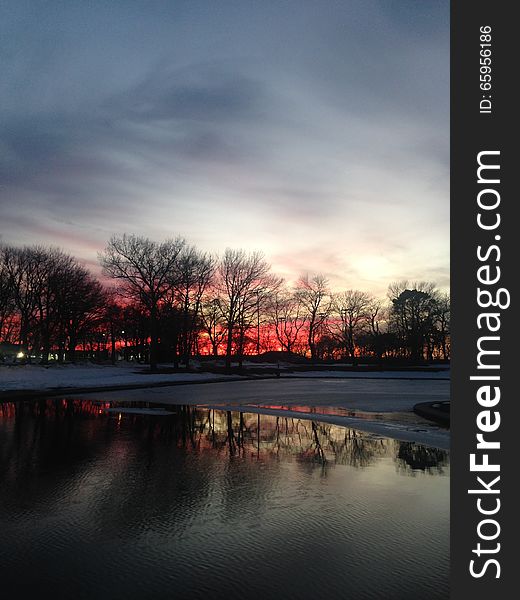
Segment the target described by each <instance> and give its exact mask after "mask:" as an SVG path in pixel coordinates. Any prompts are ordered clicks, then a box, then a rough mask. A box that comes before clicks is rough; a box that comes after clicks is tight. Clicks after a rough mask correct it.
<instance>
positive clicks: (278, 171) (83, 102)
mask: <svg viewBox="0 0 520 600" xmlns="http://www.w3.org/2000/svg"><path fill="white" fill-rule="evenodd" d="M31 4H32V3H29V4H27V5H24V4H23V3H21V2H11V3H9V2H8V3H7V5H8V6H7V10H6V16H5V19H4V20H3V23H2V24H0V33H3V34H5V35H3V36H1V39H2V41H1V42H0V51H2V54H3V56H4V57H5V69H4V72H5V75H4V77H3V80H2V83H0V86H1V88H0V89H1V93H2V97H3V102H2V112H1V113H0V139H1V142H0V178H1V184H0V196H1V199H2V206H1V208H0V223H1V228H2V234H3V239H4V240H6V241H13V242H23V243H31V242H33V241H34V242H41V243H55V241H58V242H59V243H60V244H62V245H63V246H65V247H67V248H69V249H71V250H72V251H74V252H76V253H78V254H79V255H80V256H81V257H82V258H84V259H85V260H86V261H90V263H94V262H95V255H96V250H97V249H101V248H102V246H103V244H104V243H105V241H106V239H107V238H108V237H109V236H110V234H112V233H114V232H115V233H122V232H124V231H134V232H138V233H143V234H145V235H148V236H151V237H166V236H168V235H171V234H172V233H180V234H182V235H185V236H186V237H187V238H189V239H190V240H192V241H193V242H195V243H197V244H199V245H201V246H202V247H204V248H206V249H208V250H212V251H218V250H222V249H223V248H225V247H226V246H236V247H240V246H243V247H246V248H261V249H264V250H265V252H266V254H267V255H268V258H270V260H271V261H272V262H273V264H274V265H275V267H276V268H277V269H279V270H280V272H282V273H283V274H284V275H285V276H287V277H288V278H291V277H292V278H296V277H297V276H298V275H299V274H300V272H301V271H302V269H306V270H309V271H311V272H318V271H322V272H324V273H327V274H328V275H330V277H331V280H334V281H335V285H338V286H347V287H356V286H358V285H359V286H362V287H367V286H368V287H370V286H371V287H373V288H374V289H376V288H377V289H383V288H385V287H386V285H387V283H388V278H398V279H399V278H403V277H409V278H410V279H426V278H429V277H430V276H431V277H435V278H436V279H438V280H439V281H441V280H442V281H447V280H448V269H449V265H448V243H449V242H448V238H449V231H448V224H449V215H448V210H449V192H448V168H449V100H448V75H449V55H448V52H449V27H448V17H449V3H448V2H437V3H417V2H412V1H411V0H400V1H395V2H394V1H387V0H385V1H378V0H373V1H371V0H364V1H357V0H352V1H350V2H343V1H341V2H340V1H338V2H335V1H331V2H328V3H327V4H326V7H324V6H323V4H321V3H315V2H306V1H303V2H302V1H298V2H287V3H283V4H280V3H261V4H260V3H258V4H255V3H243V2H237V3H235V2H229V3H223V4H221V5H219V7H218V9H217V8H216V7H215V5H214V4H213V3H209V2H208V3H204V2H201V3H190V2H179V3H170V2H153V3H151V4H150V3H140V2H137V3H132V5H131V6H129V5H128V3H117V2H114V3H109V5H107V3H101V2H100V3H93V5H92V6H91V7H90V6H89V8H88V9H87V8H86V6H85V5H83V4H77V3H66V4H63V5H62V4H55V5H53V7H52V9H49V10H48V11H46V10H43V8H42V7H40V6H37V7H34V5H32V6H31ZM426 5H427V6H426Z"/></svg>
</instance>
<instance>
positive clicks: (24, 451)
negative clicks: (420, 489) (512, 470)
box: [0, 399, 449, 473]
mask: <svg viewBox="0 0 520 600" xmlns="http://www.w3.org/2000/svg"><path fill="white" fill-rule="evenodd" d="M109 407H112V408H116V409H117V408H118V407H119V408H121V409H122V412H121V413H118V412H110V413H109V412H107V409H108V408H109ZM128 407H134V408H145V407H146V408H154V407H156V408H157V407H158V405H153V404H152V403H132V404H130V403H111V404H109V403H105V402H103V401H101V402H100V401H91V400H78V399H53V400H48V399H47V400H45V399H42V400H39V401H34V402H17V403H3V404H1V405H0V419H1V420H2V421H3V424H4V427H6V428H7V429H9V428H11V427H13V428H14V435H12V436H7V438H6V440H7V443H6V444H2V449H1V451H0V465H1V466H2V468H3V469H4V472H7V467H8V464H9V462H10V461H11V459H12V458H13V456H14V454H16V455H17V461H18V462H20V461H23V462H24V463H25V464H26V465H31V464H32V458H31V457H33V458H34V456H35V455H36V453H38V456H39V460H45V456H46V455H48V453H49V452H52V455H53V457H52V458H53V460H55V459H56V454H57V453H59V452H63V455H64V457H63V460H64V461H65V462H70V461H73V460H74V456H71V455H70V454H68V449H69V447H70V440H71V438H72V436H74V435H75V427H74V424H75V422H76V421H77V420H82V421H83V420H85V419H88V420H89V421H90V422H91V428H86V429H85V428H84V427H83V428H81V430H80V431H81V436H82V438H83V439H81V438H80V439H78V438H77V437H75V438H74V444H73V446H74V455H75V456H76V457H77V458H79V457H80V456H81V455H82V453H83V451H84V452H87V446H88V441H89V440H88V438H89V432H91V433H92V431H93V429H92V428H94V427H98V426H99V425H100V423H99V422H100V421H102V422H103V426H104V427H105V428H106V435H107V441H108V442H110V432H111V430H113V429H114V428H119V427H121V424H122V423H123V422H124V426H125V427H126V428H130V429H131V430H132V432H133V435H135V436H137V437H138V438H140V439H141V440H142V441H143V442H145V443H146V445H147V446H151V445H153V443H154V440H155V439H157V438H161V439H162V440H163V441H167V442H168V443H172V444H174V445H175V446H176V447H177V448H182V449H184V450H185V451H186V452H208V451H211V452H217V453H218V454H219V455H223V456H225V455H227V456H229V457H242V458H248V459H253V458H256V459H258V460H260V459H262V460H274V459H277V458H279V457H280V456H281V455H283V456H284V457H294V459H295V460H298V461H301V462H302V463H304V462H317V463H320V464H322V465H324V466H325V465H326V466H329V465H332V464H345V465H350V466H354V467H359V468H363V467H368V466H369V465H371V464H372V463H373V462H374V461H376V460H378V459H381V458H384V457H386V458H392V459H393V460H394V461H395V462H396V465H397V468H398V470H399V471H402V472H406V473H414V472H417V471H423V472H426V473H442V472H443V468H444V467H445V466H446V465H447V463H448V457H449V455H448V452H446V451H444V450H439V449H435V448H430V447H426V446H422V445H420V444H415V443H412V442H399V441H395V440H390V439H388V438H380V437H377V436H374V435H372V434H367V433H362V432H359V431H356V430H354V429H349V428H345V427H342V426H338V425H333V424H329V423H322V422H319V421H309V420H305V419H300V418H294V417H276V416H271V415H261V414H256V413H255V414H252V413H244V412H239V411H231V410H214V409H209V408H205V407H200V406H189V405H186V406H173V405H161V406H160V407H161V408H162V409H166V410H169V411H171V416H157V417H156V416H148V415H144V414H127V413H125V412H124V409H125V408H128ZM46 427H48V428H49V431H45V429H46ZM44 432H45V436H43V433H44ZM44 437H45V438H47V442H45V441H44V439H43V438H44ZM49 439H50V440H52V443H49ZM42 444H45V446H47V454H46V452H43V454H42V452H41V451H42V447H41V445H42ZM51 448H52V450H51ZM82 448H83V451H82Z"/></svg>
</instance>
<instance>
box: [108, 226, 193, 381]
mask: <svg viewBox="0 0 520 600" xmlns="http://www.w3.org/2000/svg"><path fill="white" fill-rule="evenodd" d="M184 247H185V241H184V240H183V239H182V238H176V239H174V240H166V241H164V242H161V243H158V242H154V241H152V240H150V239H148V238H144V237H140V236H136V235H127V234H124V235H123V236H121V237H116V236H114V237H112V238H111V239H110V241H109V242H108V245H107V247H106V249H105V251H104V252H103V253H102V254H100V255H99V260H100V262H101V265H102V267H103V273H104V274H105V275H107V276H108V277H112V278H113V279H116V280H117V281H118V282H119V283H120V285H121V293H122V294H123V295H124V296H126V297H128V298H132V299H133V300H134V301H135V302H136V303H137V304H139V305H141V306H142V307H143V308H144V309H145V310H146V312H147V314H148V316H149V319H150V357H149V362H150V369H151V370H152V371H155V370H156V369H157V360H158V357H157V347H158V331H157V319H158V312H159V308H160V305H161V304H162V303H163V302H164V300H165V298H166V296H167V295H168V294H169V293H170V292H171V291H172V288H173V287H174V286H175V284H176V280H175V274H176V273H177V272H178V260H179V256H180V253H181V251H182V250H183V248H184Z"/></svg>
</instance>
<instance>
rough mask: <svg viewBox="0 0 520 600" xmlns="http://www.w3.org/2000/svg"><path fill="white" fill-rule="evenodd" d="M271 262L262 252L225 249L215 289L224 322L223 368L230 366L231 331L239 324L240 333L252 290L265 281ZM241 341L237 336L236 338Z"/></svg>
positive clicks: (253, 296) (250, 301) (241, 332)
mask: <svg viewBox="0 0 520 600" xmlns="http://www.w3.org/2000/svg"><path fill="white" fill-rule="evenodd" d="M269 269H270V266H269V265H268V264H267V263H266V261H265V260H264V257H263V254H262V253H261V252H251V253H246V252H244V251H243V250H231V249H229V248H228V249H227V250H226V251H225V253H224V256H223V257H222V259H221V261H220V264H219V267H218V289H219V291H220V293H221V310H222V315H223V318H224V321H225V326H226V330H227V331H226V338H227V339H226V368H227V369H229V368H230V367H231V355H232V351H233V334H234V333H235V329H236V328H238V329H239V331H240V333H239V335H242V336H243V331H244V326H245V323H246V319H247V315H248V311H249V309H250V307H251V305H252V304H253V303H254V302H255V301H256V298H255V294H256V293H257V292H258V291H259V290H261V289H262V288H265V287H266V286H267V285H268V282H267V279H268V273H269ZM239 345H240V340H239Z"/></svg>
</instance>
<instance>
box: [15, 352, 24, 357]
mask: <svg viewBox="0 0 520 600" xmlns="http://www.w3.org/2000/svg"><path fill="white" fill-rule="evenodd" d="M24 356H25V354H24V353H23V352H18V354H17V355H16V358H23V357H24Z"/></svg>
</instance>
